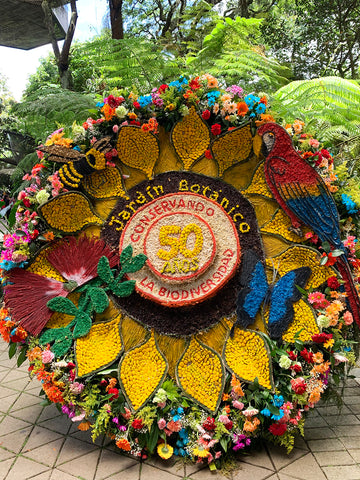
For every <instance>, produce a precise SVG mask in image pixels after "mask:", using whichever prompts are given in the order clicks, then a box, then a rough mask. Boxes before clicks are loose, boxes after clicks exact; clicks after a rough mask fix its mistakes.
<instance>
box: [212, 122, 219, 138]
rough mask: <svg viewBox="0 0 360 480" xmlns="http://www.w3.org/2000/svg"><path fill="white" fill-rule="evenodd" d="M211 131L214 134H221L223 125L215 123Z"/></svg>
mask: <svg viewBox="0 0 360 480" xmlns="http://www.w3.org/2000/svg"><path fill="white" fill-rule="evenodd" d="M211 133H212V134H213V135H220V133H221V125H220V124H219V123H214V125H213V126H212V127H211Z"/></svg>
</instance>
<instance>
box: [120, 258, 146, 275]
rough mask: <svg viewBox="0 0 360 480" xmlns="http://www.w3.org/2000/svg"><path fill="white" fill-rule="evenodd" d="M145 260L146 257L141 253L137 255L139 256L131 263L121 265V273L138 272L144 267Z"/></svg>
mask: <svg viewBox="0 0 360 480" xmlns="http://www.w3.org/2000/svg"><path fill="white" fill-rule="evenodd" d="M146 260H147V256H146V255H144V254H143V253H139V255H136V257H134V258H133V259H132V260H131V261H128V262H126V263H125V264H124V265H123V268H122V270H123V272H124V273H134V272H137V271H138V270H140V269H141V268H142V267H143V266H144V265H145V262H146Z"/></svg>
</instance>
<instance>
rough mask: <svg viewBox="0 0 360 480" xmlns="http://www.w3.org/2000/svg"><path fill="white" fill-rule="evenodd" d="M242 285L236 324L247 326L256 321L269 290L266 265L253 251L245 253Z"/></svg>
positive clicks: (237, 303) (238, 299)
mask: <svg viewBox="0 0 360 480" xmlns="http://www.w3.org/2000/svg"><path fill="white" fill-rule="evenodd" d="M240 287H241V288H240V293H239V296H238V298H237V302H236V306H237V308H236V314H237V320H236V325H239V326H240V327H243V328H247V327H248V326H249V325H251V324H252V323H254V320H255V317H256V314H257V312H258V311H259V308H260V305H261V303H262V302H263V301H264V299H265V297H266V294H267V291H268V282H267V279H266V274H265V269H264V265H263V264H262V262H261V260H260V259H259V257H258V256H257V255H256V253H254V252H253V251H248V252H246V253H245V254H244V257H243V270H242V273H241V277H240Z"/></svg>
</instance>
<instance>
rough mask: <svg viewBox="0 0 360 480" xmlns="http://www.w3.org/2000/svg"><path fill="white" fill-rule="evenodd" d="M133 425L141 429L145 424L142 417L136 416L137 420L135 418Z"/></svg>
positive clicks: (136, 428)
mask: <svg viewBox="0 0 360 480" xmlns="http://www.w3.org/2000/svg"><path fill="white" fill-rule="evenodd" d="M131 426H132V427H133V428H135V430H141V429H142V428H143V426H144V424H143V421H142V419H141V418H135V420H133V422H132V424H131Z"/></svg>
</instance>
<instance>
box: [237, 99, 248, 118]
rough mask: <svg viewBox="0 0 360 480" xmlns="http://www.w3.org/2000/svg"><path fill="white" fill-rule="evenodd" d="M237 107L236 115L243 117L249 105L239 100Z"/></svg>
mask: <svg viewBox="0 0 360 480" xmlns="http://www.w3.org/2000/svg"><path fill="white" fill-rule="evenodd" d="M237 108H238V115H239V116H240V117H244V116H245V115H246V114H247V112H248V111H249V107H248V106H247V105H246V103H245V102H239V103H238V104H237Z"/></svg>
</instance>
